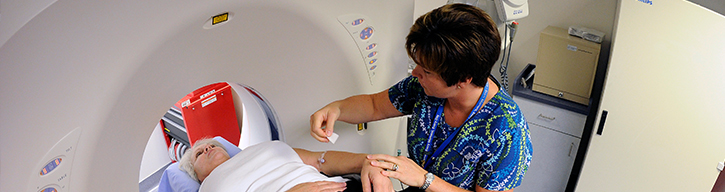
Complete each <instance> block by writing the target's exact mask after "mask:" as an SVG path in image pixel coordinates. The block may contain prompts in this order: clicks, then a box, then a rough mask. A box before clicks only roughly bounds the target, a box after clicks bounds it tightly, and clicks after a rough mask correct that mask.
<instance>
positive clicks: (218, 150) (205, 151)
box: [179, 139, 229, 182]
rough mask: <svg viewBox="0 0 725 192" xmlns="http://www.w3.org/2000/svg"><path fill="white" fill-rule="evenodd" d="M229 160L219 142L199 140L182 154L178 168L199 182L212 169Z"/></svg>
mask: <svg viewBox="0 0 725 192" xmlns="http://www.w3.org/2000/svg"><path fill="white" fill-rule="evenodd" d="M228 159H229V154H228V153H227V151H226V149H224V147H223V146H222V144H221V143H219V141H216V140H214V139H201V140H198V141H196V143H194V146H193V147H192V148H191V149H190V150H189V151H187V152H186V153H184V156H183V157H181V161H179V168H180V169H181V170H183V171H184V172H186V173H188V174H189V175H190V176H191V177H192V178H195V179H198V180H199V182H202V181H204V179H205V178H206V177H207V176H209V173H211V171H212V170H214V168H216V167H217V166H219V165H221V164H222V163H224V162H225V161H227V160H228Z"/></svg>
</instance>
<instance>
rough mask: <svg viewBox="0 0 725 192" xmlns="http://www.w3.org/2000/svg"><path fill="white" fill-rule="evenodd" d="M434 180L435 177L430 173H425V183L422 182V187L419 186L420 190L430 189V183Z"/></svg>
mask: <svg viewBox="0 0 725 192" xmlns="http://www.w3.org/2000/svg"><path fill="white" fill-rule="evenodd" d="M434 178H435V176H434V175H433V173H430V172H428V173H426V174H425V182H423V185H422V186H420V189H421V190H426V189H428V187H430V183H432V182H433V179H434Z"/></svg>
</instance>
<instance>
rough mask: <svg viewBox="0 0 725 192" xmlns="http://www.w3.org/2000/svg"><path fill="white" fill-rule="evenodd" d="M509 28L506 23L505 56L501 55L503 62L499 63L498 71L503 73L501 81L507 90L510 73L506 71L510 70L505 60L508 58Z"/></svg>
mask: <svg viewBox="0 0 725 192" xmlns="http://www.w3.org/2000/svg"><path fill="white" fill-rule="evenodd" d="M508 28H509V27H508V24H506V27H504V44H503V56H501V63H499V64H498V66H499V68H498V72H499V73H500V74H501V80H502V81H501V82H502V84H503V88H504V89H506V90H508V89H507V88H508V74H506V71H507V70H508V62H506V65H504V60H506V58H507V57H506V47H507V43H506V38H507V35H506V34H508ZM508 47H510V46H508ZM509 50H510V49H509ZM509 54H511V53H509Z"/></svg>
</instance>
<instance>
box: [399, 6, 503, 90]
mask: <svg viewBox="0 0 725 192" xmlns="http://www.w3.org/2000/svg"><path fill="white" fill-rule="evenodd" d="M405 48H406V50H407V52H408V56H410V58H412V59H413V61H414V62H415V63H416V64H418V65H420V66H421V67H423V68H425V69H427V70H431V71H434V72H436V73H438V74H440V75H441V77H442V78H443V80H445V81H446V84H447V85H448V86H453V85H454V84H456V83H458V82H462V81H466V79H468V78H472V83H473V84H474V85H476V86H480V87H483V86H484V85H486V81H487V79H488V76H489V75H490V74H491V68H493V65H494V64H495V63H496V60H498V57H499V54H500V52H501V37H500V36H499V33H498V28H497V27H496V23H495V22H494V21H493V20H492V19H491V17H490V16H489V15H488V14H486V13H485V12H484V11H483V10H481V9H479V8H477V7H474V6H470V5H466V4H448V5H444V6H442V7H439V8H437V9H435V10H433V11H431V12H428V13H426V14H425V15H422V16H420V17H419V18H418V19H417V20H416V21H415V23H414V24H413V26H412V27H411V28H410V33H408V36H407V37H406V42H405Z"/></svg>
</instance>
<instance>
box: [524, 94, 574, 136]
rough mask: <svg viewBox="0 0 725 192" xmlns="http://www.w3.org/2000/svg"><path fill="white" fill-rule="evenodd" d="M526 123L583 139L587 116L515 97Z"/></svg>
mask: <svg viewBox="0 0 725 192" xmlns="http://www.w3.org/2000/svg"><path fill="white" fill-rule="evenodd" d="M514 101H516V104H518V105H519V108H521V112H523V113H524V117H526V122H528V123H529V124H536V125H539V126H542V127H546V128H549V129H552V130H554V131H558V132H562V133H565V134H569V135H572V136H574V137H577V138H581V135H582V132H583V131H584V123H585V122H586V119H587V117H586V116H585V115H582V114H579V113H576V112H573V111H569V110H566V109H561V108H558V107H553V106H550V105H546V104H543V103H540V102H536V101H533V100H530V99H526V98H522V97H515V98H514Z"/></svg>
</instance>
